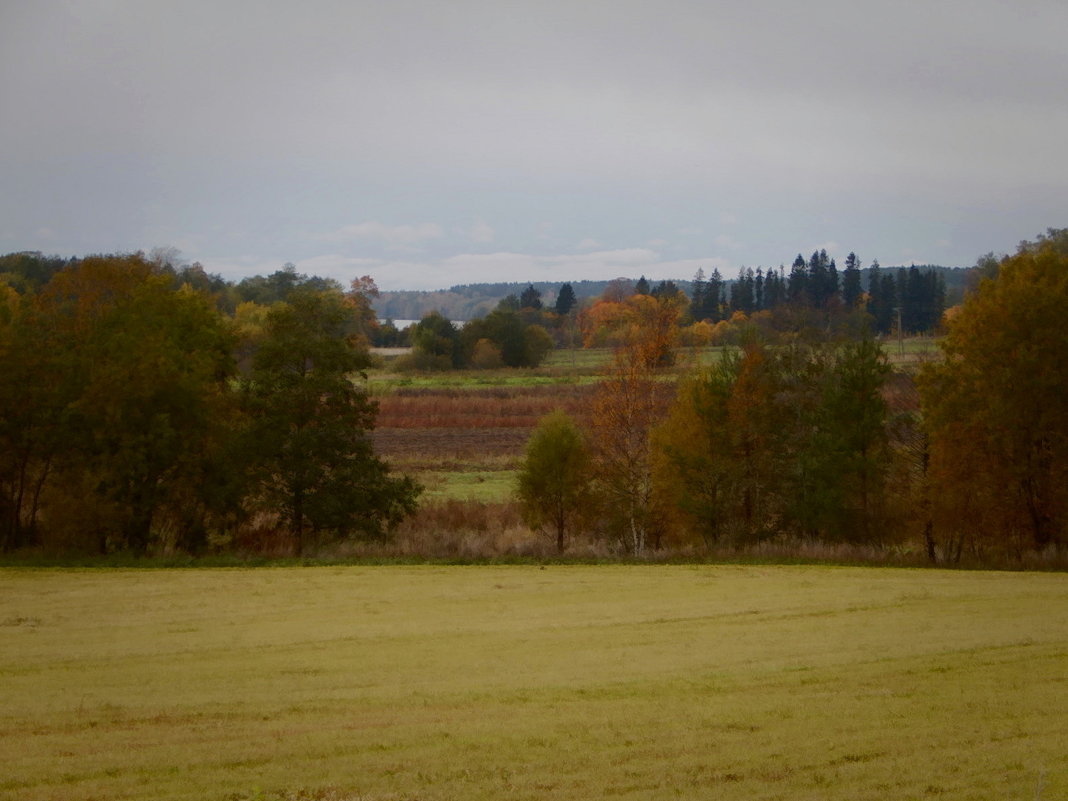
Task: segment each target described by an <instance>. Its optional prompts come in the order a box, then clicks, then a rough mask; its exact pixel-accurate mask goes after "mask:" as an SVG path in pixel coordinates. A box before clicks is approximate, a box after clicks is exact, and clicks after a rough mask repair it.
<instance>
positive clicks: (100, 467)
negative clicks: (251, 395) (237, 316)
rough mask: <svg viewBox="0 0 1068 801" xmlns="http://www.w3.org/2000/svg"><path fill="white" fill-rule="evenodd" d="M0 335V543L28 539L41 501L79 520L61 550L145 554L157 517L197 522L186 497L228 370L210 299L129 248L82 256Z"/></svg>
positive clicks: (213, 445)
mask: <svg viewBox="0 0 1068 801" xmlns="http://www.w3.org/2000/svg"><path fill="white" fill-rule="evenodd" d="M8 344H9V347H7V348H4V349H3V351H4V352H3V355H2V357H0V358H2V360H3V361H4V362H5V364H4V367H6V368H7V370H6V372H7V375H9V376H12V377H16V378H17V380H19V381H20V386H21V392H20V394H21V397H17V396H15V395H14V394H11V395H9V394H7V393H6V392H5V393H3V396H2V397H0V405H2V406H4V407H5V412H6V413H5V414H4V419H5V420H6V421H7V423H6V424H5V426H4V430H3V433H2V435H0V436H3V439H4V440H5V441H6V444H7V445H8V448H9V450H8V453H9V454H10V455H11V457H13V460H14V461H13V463H8V464H6V465H5V468H4V469H3V473H4V475H5V480H4V481H3V484H4V486H5V487H6V488H8V490H9V491H7V492H5V496H6V498H7V499H8V502H7V503H6V504H5V505H7V506H8V507H9V508H8V509H7V510H6V511H7V512H8V515H7V517H6V520H7V524H6V525H5V526H4V528H5V538H4V545H5V547H7V548H17V547H21V546H24V545H28V544H32V543H33V542H34V541H35V540H36V539H37V530H36V529H37V522H38V520H37V515H38V511H39V509H40V504H41V503H42V502H43V500H42V499H44V498H50V505H51V507H52V510H51V512H52V518H53V523H54V526H53V527H54V528H56V529H57V530H58V529H60V528H61V526H60V525H58V521H59V520H61V519H62V518H64V517H68V518H79V519H78V520H77V524H76V525H77V526H78V527H79V528H81V529H83V531H81V532H78V533H77V534H73V532H72V533H71V534H68V535H66V538H65V540H64V541H63V542H62V543H61V547H62V546H66V545H70V544H72V543H74V542H78V541H81V542H85V541H86V540H90V541H95V543H96V544H95V546H94V547H98V548H102V549H105V550H115V549H129V550H132V551H135V552H144V551H145V550H146V549H147V548H148V546H149V542H150V539H151V534H152V529H153V525H154V522H155V521H156V520H157V518H158V516H159V515H160V514H161V513H162V512H170V513H174V514H178V513H180V514H182V515H185V516H187V517H188V516H189V515H194V516H196V517H197V518H198V520H199V521H200V522H202V519H203V514H201V513H202V512H204V509H203V505H202V504H198V503H191V501H190V497H189V496H190V493H191V488H192V487H194V486H195V485H196V484H197V483H198V482H199V481H200V480H201V479H202V477H203V475H204V471H205V469H206V466H207V465H208V464H209V463H210V462H211V460H212V459H213V458H214V457H215V455H216V453H217V452H218V450H219V448H218V442H219V437H220V436H221V435H222V433H221V430H220V426H221V424H223V423H224V421H225V420H226V415H227V413H226V395H227V390H228V386H227V381H228V379H229V377H230V375H231V372H232V369H233V364H232V359H231V356H230V354H231V350H232V340H231V337H230V334H229V331H228V329H227V327H226V326H225V324H224V323H223V321H222V320H221V319H220V318H219V317H218V315H217V313H216V312H215V310H214V307H213V303H212V301H211V299H210V298H209V297H207V296H206V295H204V294H203V293H199V292H196V291H194V290H192V289H189V288H183V289H181V290H180V291H174V290H173V288H172V283H171V280H170V277H169V276H167V275H164V274H162V273H160V272H159V271H158V270H156V269H155V268H154V267H153V265H151V264H149V263H148V262H146V261H145V260H144V258H143V257H141V256H140V255H135V256H129V257H94V258H90V259H85V260H83V261H80V262H77V263H75V264H73V265H72V266H70V267H68V268H67V269H66V270H64V271H61V272H60V273H57V274H56V276H55V277H54V278H53V279H52V281H50V283H49V284H48V285H47V287H45V289H44V290H42V292H41V294H40V295H39V296H37V297H34V298H32V299H30V300H28V301H27V302H26V304H25V307H24V313H23V315H22V316H21V318H20V320H19V324H18V326H16V329H15V330H14V331H12V332H11V338H10V339H8ZM20 406H21V407H22V408H19V407H20ZM12 467H14V470H13V471H12V470H11V468H12ZM192 494H193V495H196V494H197V493H195V492H193V493H192ZM72 534H73V536H72ZM194 539H195V540H196V539H198V538H194ZM199 539H201V540H202V537H200V538H199ZM185 544H186V545H190V544H195V543H185Z"/></svg>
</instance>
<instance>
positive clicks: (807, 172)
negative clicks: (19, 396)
mask: <svg viewBox="0 0 1068 801" xmlns="http://www.w3.org/2000/svg"><path fill="white" fill-rule="evenodd" d="M1065 31H1068V3H1066V2H1064V0H1014V1H1009V0H966V1H965V0H925V2H923V3H912V2H902V0H870V1H868V2H865V0H849V1H848V2H847V1H846V0H807V2H797V0H766V1H765V2H750V3H741V2H735V1H734V0H731V1H730V2H726V1H725V0H702V1H701V2H691V1H690V0H659V2H655V3H653V2H630V1H629V0H600V2H586V1H585V0H564V1H563V2H560V1H558V0H538V1H528V0H513V1H512V2H508V0H491V1H490V2H471V1H470V0H450V2H439V1H438V0H389V1H388V2H387V1H386V0H381V2H369V1H368V0H349V1H348V2H327V1H321V0H305V2H301V3H292V2H275V0H255V1H251V0H250V1H247V2H246V1H245V0H211V2H202V1H201V0H181V1H180V2H172V1H171V0H153V1H152V2H144V0H132V1H128V0H72V1H71V2H58V1H57V0H0V119H2V122H0V252H3V253H7V252H12V251H21V250H40V251H43V252H44V253H46V254H57V255H61V256H73V255H84V254H88V253H111V252H130V251H135V250H145V251H149V250H151V249H153V248H156V247H173V248H177V249H179V250H180V251H181V253H182V255H183V257H184V258H185V259H187V260H189V261H199V262H200V263H201V264H203V265H204V267H205V268H206V269H207V270H208V271H209V272H215V273H220V274H222V275H223V276H225V277H226V278H228V279H231V280H239V279H240V278H242V277H245V276H248V275H254V274H268V273H271V272H274V271H275V270H278V269H280V268H281V267H282V266H283V265H284V264H285V263H287V262H291V263H293V264H295V265H296V266H297V268H298V270H299V271H301V272H304V273H308V274H316V275H322V276H329V277H333V278H336V279H338V280H339V281H341V282H343V283H347V282H348V281H349V280H350V279H352V278H353V277H356V276H360V275H371V276H372V277H373V278H374V279H375V280H376V282H377V283H378V285H379V287H381V288H382V289H384V290H397V289H438V288H445V287H449V286H452V285H455V284H466V283H477V282H483V281H520V282H526V281H565V280H570V281H576V280H583V279H609V278H614V277H617V276H627V277H634V278H636V277H637V276H638V275H641V274H644V275H646V276H647V277H649V278H651V279H663V278H689V277H691V276H692V275H693V274H694V273H695V272H696V270H697V269H698V268H701V269H703V270H704V271H705V272H706V273H710V272H711V271H712V269H719V270H720V271H721V273H723V274H724V275H725V277H733V276H734V275H736V274H737V271H738V269H739V268H740V267H743V266H748V267H758V266H763V267H777V266H778V265H780V264H785V265H787V267H788V266H789V264H790V263H791V262H792V261H793V259H794V257H795V256H796V255H797V254H798V253H802V254H804V255H805V256H806V257H807V256H808V255H809V254H810V253H811V252H812V251H813V250H817V249H820V248H825V249H826V250H827V251H828V253H829V254H830V255H831V256H833V257H836V258H837V260H838V262H839V264H841V262H842V261H843V260H844V258H845V256H846V255H847V254H848V253H849V252H850V251H855V252H856V254H857V255H858V256H859V258H860V260H861V262H862V264H864V265H867V264H869V263H870V262H871V260H872V259H876V258H877V259H878V260H879V262H880V263H881V264H883V265H884V266H889V265H898V264H910V263H916V264H928V263H931V264H942V265H947V266H969V265H972V264H974V263H975V261H976V259H977V258H978V257H979V256H981V255H983V254H986V253H988V252H991V251H993V252H995V253H998V254H1000V253H1007V252H1012V251H1014V250H1015V248H1016V245H1017V244H1018V243H1019V242H1020V241H1021V240H1023V239H1033V238H1034V236H1035V235H1036V234H1038V233H1041V232H1044V231H1045V230H1046V229H1047V228H1049V227H1056V228H1060V227H1065V226H1068V153H1066V150H1065V143H1066V142H1068V47H1066V46H1065V43H1064V33H1065Z"/></svg>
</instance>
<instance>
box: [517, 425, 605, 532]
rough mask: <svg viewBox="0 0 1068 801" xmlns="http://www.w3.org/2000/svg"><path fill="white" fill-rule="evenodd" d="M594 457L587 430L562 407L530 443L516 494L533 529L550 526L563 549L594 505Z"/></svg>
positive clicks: (539, 428)
mask: <svg viewBox="0 0 1068 801" xmlns="http://www.w3.org/2000/svg"><path fill="white" fill-rule="evenodd" d="M590 478H591V476H590V458H589V452H588V449H587V447H586V443H585V441H584V439H583V436H582V432H581V431H580V430H579V428H578V426H577V425H576V424H575V421H574V420H572V419H571V418H570V417H569V416H568V415H567V414H565V413H564V412H562V411H556V412H553V413H552V414H550V415H548V416H546V417H544V418H542V420H541V421H540V422H539V423H538V427H537V428H536V429H535V430H534V433H533V434H531V436H530V439H529V440H528V441H527V447H526V453H525V455H524V457H523V463H522V465H521V466H520V468H519V476H518V479H517V497H518V499H519V504H520V508H521V509H522V511H523V517H524V519H525V520H526V521H527V523H528V524H529V525H530V526H532V527H534V528H546V527H547V528H548V529H549V530H550V531H551V533H552V535H553V537H554V539H555V541H556V550H557V551H558V552H559V553H563V552H564V549H565V547H566V546H567V538H568V535H569V534H573V532H574V530H575V527H576V521H577V520H579V519H580V517H581V515H582V514H583V512H584V511H585V510H586V509H587V507H588V506H589V503H590Z"/></svg>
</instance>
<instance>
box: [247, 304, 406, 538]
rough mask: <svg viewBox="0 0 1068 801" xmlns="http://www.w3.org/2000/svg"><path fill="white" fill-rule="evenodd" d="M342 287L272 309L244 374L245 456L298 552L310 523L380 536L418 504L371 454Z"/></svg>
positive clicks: (370, 413) (361, 357) (370, 416)
mask: <svg viewBox="0 0 1068 801" xmlns="http://www.w3.org/2000/svg"><path fill="white" fill-rule="evenodd" d="M351 324H352V310H351V307H350V306H348V305H347V304H346V303H345V302H344V299H343V298H342V296H341V295H340V294H338V293H336V292H310V291H300V292H294V293H292V294H291V295H290V298H289V302H288V303H285V304H279V305H276V306H274V307H273V308H272V309H271V311H270V313H269V314H268V317H267V326H266V337H265V339H264V341H263V343H262V344H261V345H260V349H259V351H258V352H257V353H256V355H255V358H254V360H253V366H252V371H251V373H250V375H249V376H248V377H247V378H246V379H245V380H244V381H243V390H242V394H243V398H244V408H245V411H246V413H247V414H248V416H249V420H250V422H249V428H248V432H247V454H248V459H249V463H250V467H251V474H252V476H253V479H254V481H255V483H256V486H257V487H258V488H259V491H260V492H261V494H262V497H263V500H264V501H265V502H267V503H268V504H269V505H270V506H272V507H277V508H281V509H284V510H285V514H286V517H287V519H288V523H289V531H290V534H291V535H292V537H293V539H294V543H295V549H296V551H297V553H298V554H299V553H300V552H301V549H302V547H303V542H304V534H305V526H306V524H310V526H311V527H312V529H313V530H315V531H328V532H334V533H336V534H338V535H342V536H347V535H359V536H365V537H381V536H383V535H384V533H385V532H386V531H387V530H388V529H389V528H391V527H392V526H393V525H394V524H396V523H397V522H398V521H399V520H400V519H401V518H402V517H403V516H404V515H406V514H408V513H410V512H411V511H412V510H413V509H414V504H415V497H416V495H417V488H416V486H415V485H414V483H413V482H412V481H411V480H410V479H407V478H393V477H391V476H389V474H388V468H387V466H386V465H385V464H384V463H383V462H382V461H381V460H379V459H378V458H377V457H376V456H375V455H374V453H373V451H372V448H371V441H370V438H369V436H368V432H369V430H370V429H371V427H372V426H373V423H374V416H375V405H374V403H373V402H372V401H371V400H370V399H369V398H368V397H367V394H366V393H365V392H364V391H363V390H361V389H358V388H357V387H356V386H355V385H354V384H353V381H352V377H353V374H355V373H357V372H358V371H360V370H362V369H364V368H366V367H367V364H368V358H367V353H366V350H363V349H360V348H358V347H355V346H354V343H353V341H352V339H351V338H350V337H348V336H346V333H347V331H348V330H349V329H350V327H351Z"/></svg>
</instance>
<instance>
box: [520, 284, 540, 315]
mask: <svg viewBox="0 0 1068 801" xmlns="http://www.w3.org/2000/svg"><path fill="white" fill-rule="evenodd" d="M519 308H521V309H534V310H538V309H541V292H539V291H538V290H536V289H535V288H534V285H533V284H529V285H528V286H527V288H526V289H524V290H523V293H522V294H521V295H520V296H519Z"/></svg>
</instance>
